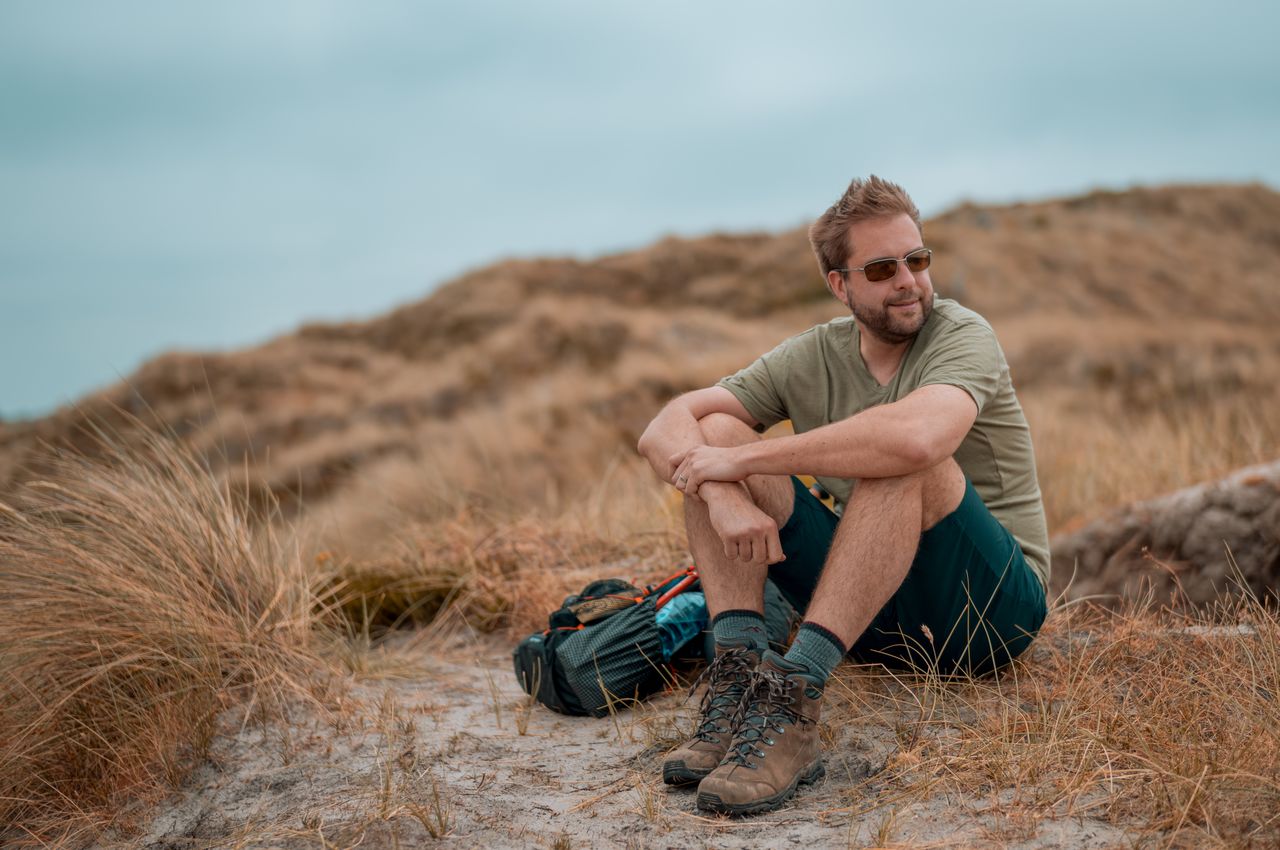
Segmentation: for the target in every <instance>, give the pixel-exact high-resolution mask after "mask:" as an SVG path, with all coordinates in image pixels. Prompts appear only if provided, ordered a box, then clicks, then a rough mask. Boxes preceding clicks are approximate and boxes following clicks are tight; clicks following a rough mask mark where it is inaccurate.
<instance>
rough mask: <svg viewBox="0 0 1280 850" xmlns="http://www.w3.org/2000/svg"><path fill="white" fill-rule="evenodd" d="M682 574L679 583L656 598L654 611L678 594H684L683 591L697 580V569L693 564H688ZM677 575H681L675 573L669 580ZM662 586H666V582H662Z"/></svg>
mask: <svg viewBox="0 0 1280 850" xmlns="http://www.w3.org/2000/svg"><path fill="white" fill-rule="evenodd" d="M683 574H684V578H682V579H680V581H679V582H678V583H677V584H676V585H675V586H674V587H672V588H671V589H670V590H668V591H667V592H666V593H664V594H662V595H661V596H659V597H658V601H657V603H655V604H654V606H653V608H654V610H655V611H656V610H658V609H659V608H661V607H662V606H663V605H666V604H667V603H668V602H670V601H671V600H672V599H674V598H675V597H676V596H678V595H679V594H681V593H684V592H685V590H687V589H688V588H689V585H691V584H693V583H694V582H695V581H697V580H698V568H697V567H696V566H694V565H693V564H690V565H689V566H688V567H686V568H685V569H684V573H683ZM678 575H681V573H676V574H675V575H673V576H671V578H675V577H676V576H678ZM670 580H671V579H670V578H669V579H667V581H670ZM663 584H666V582H663Z"/></svg>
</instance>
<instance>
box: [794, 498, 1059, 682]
mask: <svg viewBox="0 0 1280 850" xmlns="http://www.w3.org/2000/svg"><path fill="white" fill-rule="evenodd" d="M792 482H793V483H794V485H795V492H796V498H795V508H794V510H793V511H792V512H791V518H790V519H788V520H787V523H786V525H784V526H783V527H782V529H781V531H780V532H779V536H780V537H781V539H782V549H783V552H784V553H785V554H786V556H787V559H786V560H785V561H782V562H780V563H777V564H774V565H773V566H771V567H770V568H769V578H771V579H773V581H774V583H775V584H777V586H778V589H779V590H781V591H782V594H783V596H785V597H786V598H787V600H788V601H789V602H790V603H791V604H792V605H793V606H795V608H796V610H797V611H800V612H803V611H804V610H805V609H806V608H807V607H808V605H809V600H810V599H811V598H812V597H813V591H814V589H815V588H816V587H817V586H818V577H819V576H820V575H821V574H822V566H823V564H824V563H825V562H826V559H827V550H828V549H830V548H831V540H832V538H833V537H834V536H835V531H836V525H837V524H838V523H839V521H840V518H839V517H838V516H836V515H835V514H834V513H832V512H831V511H830V510H829V509H828V508H827V506H826V505H824V504H822V502H820V501H819V500H818V499H817V498H816V497H815V496H814V495H813V494H812V493H810V492H809V490H808V488H806V487H805V486H804V484H803V483H801V481H800V480H799V479H797V478H792ZM1045 613H1046V605H1045V594H1044V589H1043V588H1042V586H1041V584H1040V580H1039V579H1038V578H1037V577H1036V574H1035V572H1034V571H1033V570H1032V569H1031V566H1030V565H1029V564H1028V563H1027V560H1026V558H1025V557H1024V556H1023V554H1022V547H1021V546H1019V545H1018V541H1016V540H1014V538H1013V535H1012V534H1010V533H1009V532H1008V530H1006V529H1005V527H1004V526H1003V525H1001V524H1000V522H999V520H997V519H996V518H995V517H993V516H992V515H991V512H990V511H988V510H987V506H986V505H984V504H983V503H982V499H981V498H980V497H979V496H978V493H977V491H975V490H974V489H973V484H971V483H970V482H969V481H968V480H967V479H966V481H965V489H964V498H963V499H961V500H960V505H959V507H957V508H956V509H955V510H954V511H953V512H951V513H950V514H949V515H948V516H946V517H944V518H943V519H942V520H941V521H940V522H939V523H938V524H937V525H935V526H934V527H933V528H930V529H929V530H928V531H926V532H924V533H923V534H921V535H920V548H919V549H917V550H916V557H915V560H914V561H912V563H911V569H910V570H909V571H908V572H907V577H906V579H904V580H903V582H902V585H901V587H899V588H898V590H897V592H896V593H894V595H893V596H892V597H891V598H890V599H889V601H888V602H887V603H885V606H884V607H883V608H881V609H880V612H879V613H878V614H877V615H876V616H875V619H874V620H872V621H871V625H870V627H868V628H867V630H866V631H865V632H863V634H862V636H861V637H860V638H858V640H857V641H856V642H855V643H854V645H853V646H852V647H850V649H849V655H850V657H852V658H853V659H855V660H857V661H859V662H863V663H878V664H884V665H886V666H888V667H893V668H895V669H913V670H927V671H933V672H938V673H941V674H943V675H955V674H967V675H982V674H985V673H990V672H992V671H994V670H996V669H998V668H1000V667H1002V666H1004V665H1005V664H1007V663H1009V662H1010V661H1012V660H1013V659H1014V658H1016V657H1017V656H1018V654H1019V653H1021V652H1022V651H1023V650H1024V649H1026V648H1027V646H1029V645H1030V644H1031V639H1032V638H1033V637H1035V634H1036V632H1037V631H1038V630H1039V629H1040V625H1041V624H1042V623H1043V622H1044V618H1045Z"/></svg>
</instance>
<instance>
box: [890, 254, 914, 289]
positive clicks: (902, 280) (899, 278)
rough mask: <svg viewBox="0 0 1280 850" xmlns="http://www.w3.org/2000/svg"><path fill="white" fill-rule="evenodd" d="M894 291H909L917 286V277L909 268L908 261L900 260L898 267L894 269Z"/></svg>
mask: <svg viewBox="0 0 1280 850" xmlns="http://www.w3.org/2000/svg"><path fill="white" fill-rule="evenodd" d="M890 282H891V283H892V284H893V288H894V289H909V288H910V287H912V286H915V285H916V276H915V275H914V274H912V273H911V269H909V268H907V262H906V260H898V265H897V266H896V267H895V269H894V274H893V279H892V280H891V281H890Z"/></svg>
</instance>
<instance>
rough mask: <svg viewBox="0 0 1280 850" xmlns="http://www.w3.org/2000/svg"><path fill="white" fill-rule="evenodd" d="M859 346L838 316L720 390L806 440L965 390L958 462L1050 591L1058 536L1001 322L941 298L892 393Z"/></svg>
mask: <svg viewBox="0 0 1280 850" xmlns="http://www.w3.org/2000/svg"><path fill="white" fill-rule="evenodd" d="M858 342H859V336H858V326H857V324H856V323H855V322H854V321H853V317H852V316H846V317H843V318H839V319H835V320H833V321H830V322H827V323H826V324H823V325H818V326H816V327H813V328H810V329H809V330H807V331H805V332H804V333H802V334H799V335H797V336H793V337H791V338H790V339H788V340H786V341H784V342H783V343H782V344H781V345H779V346H778V347H777V348H775V349H773V350H772V351H770V352H768V353H767V354H765V355H763V356H761V357H759V358H758V359H757V360H756V361H755V362H754V363H752V364H751V365H750V366H748V367H747V368H745V369H743V370H742V371H740V372H738V373H737V374H735V375H730V376H729V377H727V378H724V379H723V380H721V381H720V383H719V384H718V386H721V387H724V388H725V389H727V390H729V392H731V393H733V394H734V396H736V397H737V399H738V401H740V402H742V406H743V407H745V408H746V409H747V412H748V413H750V414H751V415H752V416H753V417H754V418H755V419H756V420H757V421H759V422H760V424H761V426H762V427H766V428H767V427H768V426H770V425H773V424H774V423H776V422H780V421H782V420H783V419H790V420H791V423H792V426H793V427H794V429H795V431H796V433H797V434H800V433H804V432H805V431H809V430H812V429H814V428H817V427H819V426H822V425H827V424H829V423H831V422H836V421H839V420H841V419H847V418H848V417H850V416H853V415H854V414H855V413H859V412H861V411H863V410H866V409H867V408H869V407H874V406H875V405H878V404H888V403H890V402H895V401H898V400H899V399H901V398H904V397H905V396H907V395H909V394H910V393H911V392H912V391H913V390H916V389H919V388H920V387H923V386H927V385H929V384H951V385H952V386H957V387H960V388H961V389H962V390H964V391H965V392H967V393H969V395H971V396H973V400H974V401H975V402H976V403H977V405H978V418H977V420H976V421H975V422H974V423H973V427H972V428H971V429H970V430H969V433H968V434H967V435H966V436H965V438H964V441H963V442H961V444H960V448H958V449H956V453H955V455H954V457H955V459H956V463H958V464H959V465H960V468H961V469H962V470H963V471H964V474H965V475H966V476H967V477H968V478H969V480H970V481H972V482H973V487H974V489H975V490H977V492H978V495H979V496H981V497H982V501H983V503H984V504H986V506H987V509H988V510H989V511H991V513H992V515H994V516H995V518H996V519H998V520H999V521H1000V522H1001V524H1003V525H1004V527H1005V528H1007V529H1008V530H1009V532H1010V533H1011V534H1012V535H1013V536H1014V539H1016V540H1017V541H1018V543H1019V544H1020V545H1021V546H1022V551H1023V554H1024V555H1026V558H1027V561H1028V562H1029V563H1030V564H1031V568H1032V569H1033V570H1035V572H1036V575H1037V576H1038V577H1039V578H1040V581H1041V583H1042V584H1044V585H1045V586H1046V587H1048V584H1049V532H1048V527H1047V525H1046V524H1045V518H1044V505H1043V504H1042V503H1041V500H1040V485H1039V483H1038V482H1037V480H1036V461H1035V454H1034V452H1033V450H1032V447H1031V431H1030V429H1028V427H1027V420H1026V417H1025V416H1023V414H1022V406H1021V405H1019V404H1018V398H1017V396H1015V395H1014V393H1013V384H1012V383H1011V382H1010V380H1009V365H1008V364H1007V363H1006V362H1005V359H1004V352H1003V351H1001V349H1000V344H999V343H998V342H997V341H996V336H995V332H994V331H992V330H991V325H989V324H988V323H987V320H986V319H984V318H982V317H981V316H979V315H978V314H977V313H975V312H973V311H972V310H969V309H967V308H965V307H961V306H960V305H959V304H957V303H956V302H955V301H951V300H947V299H943V298H939V299H937V300H936V301H935V303H934V307H933V312H932V313H931V314H930V316H929V319H928V321H926V322H925V324H924V327H923V328H921V329H920V333H919V334H918V335H917V336H916V338H915V339H914V340H912V342H911V345H910V347H909V348H908V349H907V353H906V355H905V356H904V357H903V359H902V364H901V365H900V366H899V367H898V371H897V374H895V375H894V376H893V378H892V379H891V380H890V381H889V384H888V386H881V385H880V383H879V382H878V381H876V379H875V378H873V377H872V376H871V373H870V372H869V371H867V366H866V364H865V363H864V362H863V360H862V354H861V350H860V349H859V347H858ZM796 472H798V473H803V472H806V470H803V469H797V470H796ZM818 480H819V482H821V484H822V486H824V487H825V488H826V489H827V491H828V492H830V493H831V494H832V495H833V496H835V498H836V501H837V502H838V503H839V504H840V505H841V506H843V505H844V504H845V503H846V502H848V500H849V495H850V493H851V492H852V490H853V486H854V482H853V481H851V480H849V479H844V478H827V477H819V478H818Z"/></svg>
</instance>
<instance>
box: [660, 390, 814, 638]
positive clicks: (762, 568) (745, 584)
mask: <svg viewBox="0 0 1280 850" xmlns="http://www.w3.org/2000/svg"><path fill="white" fill-rule="evenodd" d="M698 426H699V427H700V428H701V429H702V436H703V438H704V439H706V441H707V444H708V445H711V446H718V447H728V446H740V445H743V444H745V443H749V442H753V441H755V440H758V439H760V435H759V434H757V433H756V432H755V431H753V430H752V429H751V428H749V427H748V426H747V425H746V424H745V423H743V422H741V421H740V420H738V419H736V418H734V417H732V416H729V415H728V414H725V413H712V414H711V415H709V416H704V417H703V418H702V419H699V420H698ZM704 486H705V485H704ZM729 487H733V488H736V489H737V490H738V491H739V493H738V494H734V493H732V492H728V488H729ZM712 489H715V488H712ZM706 496H707V498H712V499H714V498H735V497H740V498H743V499H749V500H750V501H751V502H752V503H753V504H755V505H756V506H757V507H758V508H760V510H762V511H764V512H765V513H766V514H768V515H769V516H770V517H772V518H773V520H774V522H776V523H777V524H778V527H779V528H781V527H782V526H783V525H784V524H786V521H787V519H788V518H789V517H790V516H791V510H792V502H793V501H794V499H795V493H794V491H793V490H792V485H791V479H790V478H789V477H788V476H785V475H751V476H748V477H747V479H746V481H744V482H742V483H740V484H732V485H723V486H721V487H720V489H719V490H718V491H717V492H708V493H707V494H706ZM684 522H685V530H686V531H687V532H688V535H689V551H690V552H691V553H692V554H693V561H694V563H695V564H697V565H698V575H699V576H701V578H702V589H703V592H704V593H705V594H706V597H707V608H708V610H709V611H710V613H711V616H712V617H714V616H715V615H716V614H718V613H720V612H721V611H731V610H737V609H741V610H747V611H758V612H761V613H763V611H764V580H765V576H766V574H767V573H768V567H767V565H766V564H765V563H763V561H761V562H760V563H758V564H749V563H746V562H744V561H742V560H737V559H730V558H728V557H727V556H726V555H725V554H724V544H723V542H722V541H721V540H720V535H718V534H717V533H716V531H715V529H714V528H713V527H712V526H711V521H710V519H709V518H708V515H707V504H706V502H704V501H703V500H702V499H685V500H684Z"/></svg>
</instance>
